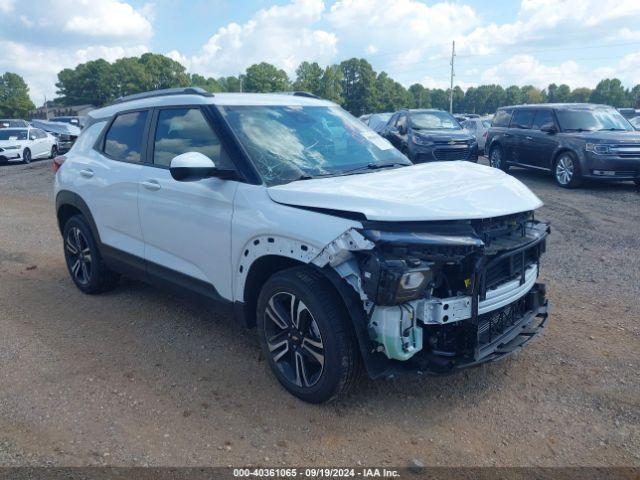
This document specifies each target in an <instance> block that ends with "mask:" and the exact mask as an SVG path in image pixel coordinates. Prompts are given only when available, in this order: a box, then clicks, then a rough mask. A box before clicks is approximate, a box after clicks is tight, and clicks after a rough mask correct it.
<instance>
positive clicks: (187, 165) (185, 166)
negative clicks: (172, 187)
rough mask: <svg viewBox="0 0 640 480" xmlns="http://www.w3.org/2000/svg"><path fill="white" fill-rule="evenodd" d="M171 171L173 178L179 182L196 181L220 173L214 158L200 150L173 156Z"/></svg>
mask: <svg viewBox="0 0 640 480" xmlns="http://www.w3.org/2000/svg"><path fill="white" fill-rule="evenodd" d="M169 171H170V172H171V176H172V177H173V179H174V180H177V181H179V182H194V181H196V180H202V179H204V178H210V177H215V176H216V174H217V173H218V169H217V168H216V164H215V163H213V160H211V159H210V158H209V157H207V156H206V155H203V154H202V153H200V152H187V153H183V154H181V155H178V156H177V157H173V160H171V166H170V167H169Z"/></svg>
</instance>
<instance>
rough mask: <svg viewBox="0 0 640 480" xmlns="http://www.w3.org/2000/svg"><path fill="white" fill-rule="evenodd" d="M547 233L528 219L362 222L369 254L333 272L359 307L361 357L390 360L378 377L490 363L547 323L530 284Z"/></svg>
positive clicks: (358, 252) (540, 292) (542, 300)
mask: <svg viewBox="0 0 640 480" xmlns="http://www.w3.org/2000/svg"><path fill="white" fill-rule="evenodd" d="M549 232H550V229H549V225H548V224H546V223H542V222H539V221H536V220H535V219H534V215H533V212H527V213H522V214H516V215H509V216H504V217H498V218H492V219H486V220H477V221H476V220H471V221H449V222H410V223H404V222H363V229H362V230H361V231H359V233H360V234H361V235H362V237H364V239H366V240H367V241H368V242H370V243H368V248H362V249H352V253H353V256H352V257H351V259H350V260H348V261H347V262H334V264H333V265H332V266H333V267H334V269H336V271H338V273H339V274H340V275H341V276H342V277H343V278H344V279H345V280H347V281H348V282H349V284H351V286H352V287H353V288H354V289H356V291H358V292H359V294H360V297H361V299H362V300H363V303H364V309H365V312H366V316H367V322H368V324H367V327H368V334H369V335H368V336H369V340H370V351H369V352H368V353H369V354H370V355H372V356H379V355H384V356H385V357H386V358H387V359H388V360H389V362H388V368H385V369H384V372H380V375H384V374H390V373H393V372H394V371H399V370H407V369H409V370H414V371H422V372H428V373H436V374H442V373H449V372H451V371H454V370H456V369H459V368H464V367H468V366H473V365H477V364H480V363H484V362H487V361H492V360H497V359H499V358H501V357H503V356H505V355H507V354H509V353H511V352H513V351H514V350H516V349H518V348H520V347H522V346H523V345H524V344H525V343H527V342H528V341H529V340H531V338H533V337H534V336H536V335H537V334H538V333H539V332H540V331H541V330H542V328H543V327H544V325H545V322H546V319H547V300H546V296H545V287H544V285H543V284H541V283H537V278H538V273H539V267H540V257H541V255H542V254H543V253H544V251H545V243H546V237H547V235H548V234H549ZM354 250H355V251H354ZM356 263H357V264H356ZM356 268H357V270H356ZM356 271H357V272H358V275H357V276H356V275H354V274H353V273H354V272H356ZM356 277H357V278H356Z"/></svg>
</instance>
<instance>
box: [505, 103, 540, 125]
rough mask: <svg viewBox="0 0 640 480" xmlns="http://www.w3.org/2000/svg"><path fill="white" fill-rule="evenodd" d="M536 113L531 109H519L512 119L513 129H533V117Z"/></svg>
mask: <svg viewBox="0 0 640 480" xmlns="http://www.w3.org/2000/svg"><path fill="white" fill-rule="evenodd" d="M535 114H536V111H535V110H530V109H524V108H519V109H517V110H516V111H515V112H513V118H512V119H511V125H510V127H511V128H531V125H532V124H533V117H534V116H535Z"/></svg>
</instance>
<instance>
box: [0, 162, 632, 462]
mask: <svg viewBox="0 0 640 480" xmlns="http://www.w3.org/2000/svg"><path fill="white" fill-rule="evenodd" d="M513 173H514V174H515V175H516V176H517V177H518V178H519V179H521V180H522V181H523V182H525V183H526V184H527V185H529V186H530V187H531V188H532V189H533V190H534V191H535V192H536V193H537V194H538V195H539V196H540V197H541V198H542V200H543V201H544V202H545V207H544V208H542V209H541V210H540V212H539V215H538V217H539V218H541V219H544V220H549V221H551V223H552V236H551V237H550V241H549V244H548V252H547V254H546V257H545V260H544V264H543V271H542V277H543V280H544V281H546V282H547V284H548V294H549V297H550V300H551V302H552V304H553V310H552V316H551V320H550V324H549V326H548V328H547V329H546V331H545V332H544V334H543V335H542V337H541V338H539V339H538V340H537V341H536V342H534V343H532V344H531V345H529V346H528V347H527V348H526V349H524V350H522V351H521V352H519V353H518V354H516V355H514V356H512V357H511V358H509V359H508V360H506V361H504V362H500V363H497V364H493V365H487V366H483V367H481V368H478V369H474V370H469V371H465V372H463V373H461V374H458V375H455V376H450V377H446V378H422V377H407V378H402V379H397V380H389V381H376V382H372V381H369V380H363V381H362V383H361V384H360V385H358V386H357V387H356V388H355V390H354V391H353V393H352V394H351V395H350V396H349V397H348V398H346V399H344V400H342V401H340V402H339V403H334V404H330V405H327V406H310V405H306V404H304V403H301V402H300V401H297V400H296V399H294V398H293V397H291V396H290V395H288V394H287V393H286V392H284V391H283V390H282V389H281V388H280V387H279V386H278V385H277V383H276V381H275V379H274V378H273V377H272V376H271V374H270V373H269V372H268V370H267V365H266V364H265V362H264V360H263V359H262V358H261V356H260V352H259V347H258V343H257V340H256V337H255V332H254V331H245V330H241V329H239V328H237V327H236V326H235V325H234V324H233V321H232V319H231V318H230V317H229V316H228V315H227V314H226V313H224V312H222V311H210V310H207V309H205V308H203V307H199V306H196V305H193V304H190V303H189V302H188V301H187V300H185V299H183V298H179V297H173V296H171V295H170V294H167V293H166V292H161V291H157V290H154V289H152V288H150V287H148V286H146V285H144V284H141V283H136V282H133V281H127V280H125V281H123V282H122V283H121V285H120V287H119V288H118V289H116V290H115V291H114V292H111V293H109V294H106V295H102V296H86V295H83V294H82V293H80V292H79V291H78V290H77V289H76V288H75V287H74V286H73V284H72V282H71V281H70V279H69V278H68V276H67V272H66V270H65V267H64V263H63V258H62V246H61V239H60V236H59V233H58V231H57V227H56V224H55V219H54V212H53V202H52V199H51V181H52V173H51V170H50V167H49V162H37V163H32V164H31V165H28V166H22V165H9V166H3V167H0V205H1V206H2V207H1V211H2V215H1V216H0V465H4V466H17V465H58V466H73V465H78V466H79V465H128V466H130V465H158V466H167V465H170V466H185V465H189V466H196V465H198V466H203V465H220V466H226V465H234V466H246V465H271V466H282V465H315V466H317V465H352V466H353V465H358V464H364V465H380V466H385V465H388V466H406V465H408V464H409V463H410V462H411V461H413V460H414V459H415V460H419V461H421V462H423V463H424V464H426V465H455V466H484V465H500V466H531V465H537V466H558V465H561V466H567V465H590V466H612V465H616V466H638V465H640V376H639V372H640V325H639V324H638V318H639V317H640V301H639V300H638V296H639V293H640V291H639V284H640V282H639V280H640V279H639V273H638V272H640V256H639V255H638V244H639V238H640V208H638V206H639V204H640V194H639V192H638V190H637V189H636V188H635V187H634V186H633V185H632V184H618V185H616V184H613V185H587V186H586V187H585V188H583V189H581V190H577V191H567V190H563V189H560V188H558V187H556V186H555V185H554V184H553V183H552V181H551V179H550V178H549V177H547V176H545V175H542V174H537V173H531V172H526V171H523V170H514V172H513Z"/></svg>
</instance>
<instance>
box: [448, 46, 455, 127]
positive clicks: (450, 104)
mask: <svg viewBox="0 0 640 480" xmlns="http://www.w3.org/2000/svg"><path fill="white" fill-rule="evenodd" d="M455 57H456V41H455V40H454V41H453V43H452V45H451V89H450V90H449V113H451V114H453V77H454V76H455V73H454V72H453V59H454V58H455Z"/></svg>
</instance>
